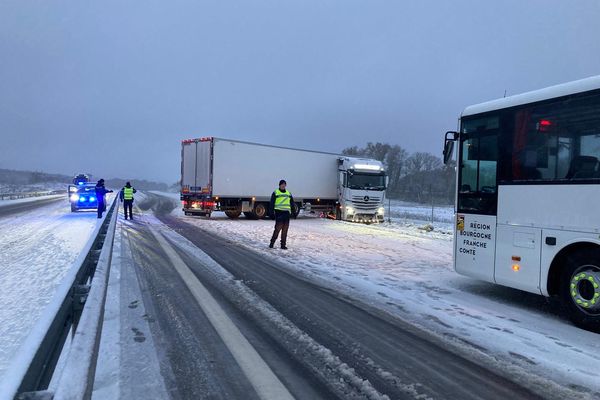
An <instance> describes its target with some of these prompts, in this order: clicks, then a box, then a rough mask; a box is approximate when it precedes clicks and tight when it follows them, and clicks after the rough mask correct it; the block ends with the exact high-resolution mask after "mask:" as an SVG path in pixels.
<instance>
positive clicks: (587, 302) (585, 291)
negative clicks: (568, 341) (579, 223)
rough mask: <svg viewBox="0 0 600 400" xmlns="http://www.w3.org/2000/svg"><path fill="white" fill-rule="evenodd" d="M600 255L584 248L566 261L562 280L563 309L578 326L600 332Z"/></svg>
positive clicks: (591, 249)
mask: <svg viewBox="0 0 600 400" xmlns="http://www.w3.org/2000/svg"><path fill="white" fill-rule="evenodd" d="M599 253H600V252H599V251H598V249H597V248H590V249H584V250H582V251H578V252H576V253H574V254H571V255H570V256H568V257H567V258H566V265H565V268H563V271H562V276H561V280H560V296H561V300H562V303H563V306H564V308H565V310H566V312H567V314H568V316H569V318H570V319H571V321H573V323H574V324H575V325H577V326H578V327H580V328H582V329H585V330H588V331H592V332H597V333H600V254H599Z"/></svg>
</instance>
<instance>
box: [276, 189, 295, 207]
mask: <svg viewBox="0 0 600 400" xmlns="http://www.w3.org/2000/svg"><path fill="white" fill-rule="evenodd" d="M291 197H292V194H291V193H290V192H289V191H285V192H282V191H281V190H279V189H277V190H275V210H277V211H289V212H292V205H291V204H290V202H291Z"/></svg>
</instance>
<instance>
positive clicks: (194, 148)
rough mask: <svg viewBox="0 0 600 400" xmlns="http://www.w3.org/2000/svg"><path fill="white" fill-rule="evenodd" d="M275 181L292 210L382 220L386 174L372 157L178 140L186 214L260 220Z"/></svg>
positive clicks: (211, 140)
mask: <svg viewBox="0 0 600 400" xmlns="http://www.w3.org/2000/svg"><path fill="white" fill-rule="evenodd" d="M280 179H285V180H286V181H287V182H288V187H289V189H290V191H291V193H292V195H293V196H294V200H295V202H296V203H297V206H298V207H296V209H297V210H298V211H299V210H300V209H305V210H315V211H323V212H326V213H329V214H331V215H333V216H335V217H336V218H337V219H344V220H351V221H382V220H383V217H384V207H383V204H384V200H385V188H386V181H387V177H386V174H385V169H384V167H383V165H382V164H381V163H380V162H379V161H376V160H370V159H359V158H351V157H346V156H342V155H338V154H333V153H325V152H319V151H308V150H299V149H292V148H287V147H278V146H268V145H263V144H256V143H248V142H241V141H237V140H228V139H219V138H213V137H205V138H199V139H189V140H184V141H182V148H181V200H182V202H183V211H184V212H185V213H186V215H204V216H210V214H211V213H212V212H213V211H224V212H225V214H226V215H227V216H228V217H230V218H237V217H239V216H240V215H241V214H242V213H243V214H244V215H245V216H246V217H248V218H264V217H266V216H267V214H268V207H269V200H270V197H271V193H273V190H274V189H275V188H277V184H278V182H279V180H280Z"/></svg>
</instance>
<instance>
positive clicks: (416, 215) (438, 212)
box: [385, 200, 454, 225]
mask: <svg viewBox="0 0 600 400" xmlns="http://www.w3.org/2000/svg"><path fill="white" fill-rule="evenodd" d="M385 211H386V213H388V211H390V212H389V213H388V214H389V215H390V216H391V217H392V219H393V220H400V221H420V222H423V221H427V222H433V223H434V224H437V223H441V225H443V224H451V223H452V221H453V220H454V207H453V206H451V205H438V204H434V205H431V204H418V203H411V202H406V201H400V200H391V201H390V202H389V204H386V207H385ZM432 215H433V221H431V219H432ZM386 220H387V216H386Z"/></svg>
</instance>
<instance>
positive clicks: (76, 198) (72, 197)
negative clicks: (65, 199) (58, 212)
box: [71, 194, 79, 201]
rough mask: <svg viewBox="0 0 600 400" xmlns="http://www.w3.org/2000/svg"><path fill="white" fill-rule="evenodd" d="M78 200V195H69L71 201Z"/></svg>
mask: <svg viewBox="0 0 600 400" xmlns="http://www.w3.org/2000/svg"><path fill="white" fill-rule="evenodd" d="M78 200H79V195H78V194H72V195H71V201H78Z"/></svg>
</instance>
